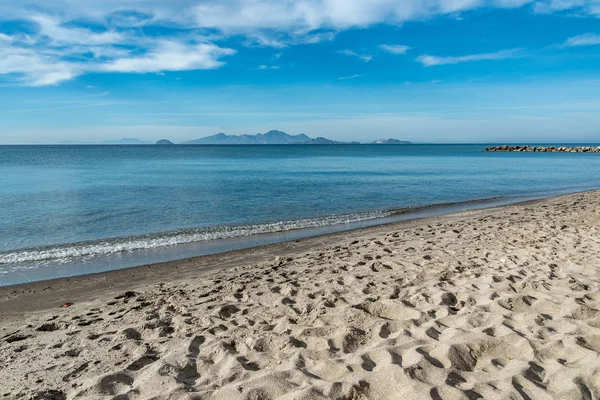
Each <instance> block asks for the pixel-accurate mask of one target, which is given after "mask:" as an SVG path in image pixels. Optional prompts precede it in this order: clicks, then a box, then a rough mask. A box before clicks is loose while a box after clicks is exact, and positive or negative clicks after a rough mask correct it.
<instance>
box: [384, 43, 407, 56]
mask: <svg viewBox="0 0 600 400" xmlns="http://www.w3.org/2000/svg"><path fill="white" fill-rule="evenodd" d="M379 48H380V49H381V50H383V51H387V52H388V53H392V54H406V52H407V51H409V50H410V49H411V47H410V46H405V45H402V44H380V45H379Z"/></svg>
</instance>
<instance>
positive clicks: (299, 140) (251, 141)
mask: <svg viewBox="0 0 600 400" xmlns="http://www.w3.org/2000/svg"><path fill="white" fill-rule="evenodd" d="M57 144H94V143H93V142H87V143H83V142H74V141H63V142H59V143H57ZM99 144H109V145H147V144H154V145H158V146H171V145H176V144H182V145H269V144H281V145H283V144H306V145H334V144H339V145H343V144H346V145H348V144H353V145H354V144H361V143H359V142H344V141H339V140H332V139H328V138H326V137H322V136H319V137H316V138H312V137H310V136H308V135H306V134H304V133H300V134H298V135H290V134H288V133H285V132H283V131H278V130H271V131H269V132H267V133H257V134H254V135H227V134H225V133H218V134H216V135H212V136H207V137H203V138H200V139H194V140H188V141H186V142H181V143H175V142H173V141H171V140H169V139H160V140H158V141H157V142H151V141H149V140H140V139H137V138H122V139H113V140H106V141H104V142H101V143H99ZM364 144H377V145H406V144H412V143H411V142H409V141H407V140H398V139H392V138H389V139H378V140H376V141H374V142H370V143H364Z"/></svg>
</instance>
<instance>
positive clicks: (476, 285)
mask: <svg viewBox="0 0 600 400" xmlns="http://www.w3.org/2000/svg"><path fill="white" fill-rule="evenodd" d="M599 271H600V192H598V191H594V192H586V193H579V194H572V195H565V196H560V197H556V198H551V199H546V200H541V201H535V202H529V203H524V204H519V205H513V206H506V207H499V208H494V209H490V210H478V211H468V212H464V213H459V214H454V215H447V216H442V217H433V218H427V219H422V220H418V221H411V222H406V223H397V224H391V225H386V226H381V227H374V228H368V229H363V230H358V231H352V232H346V233H343V234H335V235H329V236H326V237H321V238H312V239H306V240H303V241H300V242H298V243H291V244H279V245H273V246H267V247H265V248H261V249H256V250H249V251H242V252H234V253H231V254H225V255H222V256H211V257H203V258H198V259H193V260H185V261H181V262H178V263H168V264H164V265H157V266H150V267H143V268H138V269H131V270H128V271H118V272H114V273H107V274H101V275H97V276H89V277H80V278H72V279H70V280H57V281H51V282H42V283H37V284H32V285H21V286H18V287H13V288H2V289H0V326H1V328H0V382H1V384H0V387H1V392H0V398H1V397H2V396H4V397H3V398H8V399H18V398H24V399H26V398H36V399H74V398H77V399H88V398H91V399H99V398H100V399H103V398H106V399H131V400H133V399H247V400H258V399H261V400H267V399H289V400H291V399H296V400H299V399H325V398H327V399H378V400H385V399H427V398H432V399H477V398H485V399H507V398H514V399H517V398H523V399H552V398H554V399H592V398H599V397H600V353H599V352H600V275H599ZM64 303H67V304H64ZM70 303H73V304H72V305H71V304H70Z"/></svg>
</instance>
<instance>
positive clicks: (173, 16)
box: [0, 0, 600, 85]
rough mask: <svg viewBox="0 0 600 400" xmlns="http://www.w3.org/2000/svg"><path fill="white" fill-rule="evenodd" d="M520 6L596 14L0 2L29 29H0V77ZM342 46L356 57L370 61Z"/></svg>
mask: <svg viewBox="0 0 600 400" xmlns="http://www.w3.org/2000/svg"><path fill="white" fill-rule="evenodd" d="M524 5H530V6H532V7H531V8H532V9H534V10H535V11H537V12H564V11H571V12H573V13H577V14H586V15H595V16H600V0H403V1H398V0H218V1H217V0H169V1H165V0H102V1H86V0H52V1H46V0H22V1H15V0H0V22H2V21H6V20H11V21H22V22H25V23H26V24H25V26H27V23H29V24H31V26H32V27H33V31H32V32H30V31H28V32H27V34H25V33H22V34H20V35H12V36H11V35H7V34H6V33H0V51H1V53H2V55H3V59H2V60H0V75H5V76H4V77H3V78H4V79H5V80H6V79H13V77H16V78H17V80H18V82H20V83H22V84H30V85H47V84H48V85H50V84H58V83H60V82H64V81H66V80H69V79H73V78H74V77H77V76H79V75H82V74H85V73H87V72H90V71H105V72H106V71H121V72H131V73H135V72H149V71H151V72H160V71H170V70H171V71H172V70H176V71H179V70H184V69H207V68H218V67H220V66H222V65H223V61H222V57H224V56H227V55H231V54H233V50H231V49H227V48H222V47H220V46H219V45H218V43H219V40H220V39H225V38H228V37H230V36H232V35H242V36H244V37H245V38H247V43H248V44H249V45H258V46H270V47H275V48H284V47H287V46H291V45H299V44H312V43H319V42H323V41H328V40H333V39H334V37H335V35H336V34H337V33H338V32H340V31H342V30H344V29H350V28H361V27H368V26H372V25H376V24H396V25H397V24H401V23H403V22H406V21H411V20H422V19H426V18H433V17H436V16H440V15H451V16H453V17H456V16H458V15H460V13H461V12H465V11H469V10H474V9H481V8H517V7H522V6H524ZM32 10H33V11H32ZM160 26H163V27H164V26H166V27H168V28H169V29H168V30H163V33H162V34H161V35H158V36H154V35H147V34H145V33H144V30H142V29H140V28H141V27H160ZM157 31H158V30H155V31H154V32H157ZM166 32H169V33H166ZM200 35H204V36H202V37H199V36H200ZM165 43H170V44H165ZM381 49H382V50H384V51H388V52H391V53H394V54H404V53H405V52H406V51H407V50H408V48H405V47H404V46H401V45H389V44H385V45H382V47H381ZM343 53H344V54H346V55H349V56H354V57H357V58H359V59H361V60H363V61H365V62H368V61H370V60H371V58H372V56H371V55H368V54H359V53H356V52H354V51H351V50H346V51H344V52H343ZM503 55H504V56H507V54H503ZM493 57H494V54H484V55H475V56H464V57H435V56H428V55H425V56H422V57H421V58H420V61H421V62H422V63H423V64H424V65H440V64H451V63H458V62H465V61H473V60H478V59H480V60H481V59H493ZM495 57H497V58H505V57H502V54H501V55H500V56H498V54H496V56H495Z"/></svg>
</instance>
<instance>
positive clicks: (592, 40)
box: [562, 33, 600, 47]
mask: <svg viewBox="0 0 600 400" xmlns="http://www.w3.org/2000/svg"><path fill="white" fill-rule="evenodd" d="M598 44H600V35H598V34H594V33H586V34H584V35H579V36H574V37H572V38H569V39H568V40H567V41H566V42H565V43H564V44H563V45H562V47H578V46H594V45H598Z"/></svg>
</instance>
